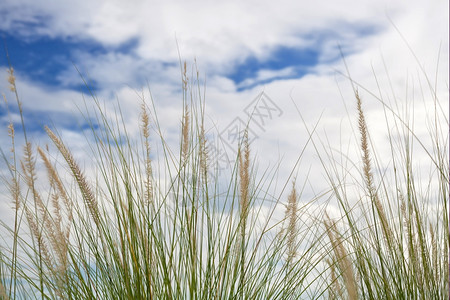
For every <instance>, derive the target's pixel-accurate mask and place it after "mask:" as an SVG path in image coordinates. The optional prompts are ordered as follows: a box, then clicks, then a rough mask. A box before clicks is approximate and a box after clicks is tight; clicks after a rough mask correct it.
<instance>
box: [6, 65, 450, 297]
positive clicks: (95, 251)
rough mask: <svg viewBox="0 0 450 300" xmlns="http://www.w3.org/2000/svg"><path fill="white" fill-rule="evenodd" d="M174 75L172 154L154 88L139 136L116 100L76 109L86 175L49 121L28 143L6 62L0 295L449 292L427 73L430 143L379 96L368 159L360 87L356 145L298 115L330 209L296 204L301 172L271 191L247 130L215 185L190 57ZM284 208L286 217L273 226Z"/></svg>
mask: <svg viewBox="0 0 450 300" xmlns="http://www.w3.org/2000/svg"><path fill="white" fill-rule="evenodd" d="M181 76H182V78H183V86H182V89H183V114H182V115H181V116H179V118H180V120H182V122H181V126H180V129H179V130H180V141H179V147H178V148H177V149H179V150H173V149H171V148H170V147H169V146H168V144H167V143H166V141H165V137H164V135H163V134H162V130H160V123H159V122H160V121H159V120H158V113H157V108H156V107H155V106H154V103H153V102H152V100H151V99H144V98H143V97H142V98H140V99H139V98H138V99H137V100H138V101H141V102H142V106H141V112H140V120H137V121H136V122H139V128H140V138H139V139H132V138H131V137H130V135H129V134H128V133H127V128H126V126H125V125H124V124H125V122H124V121H123V119H122V115H121V113H120V111H119V110H118V111H117V113H116V114H113V115H111V114H107V113H106V112H105V111H104V110H103V109H102V103H101V100H99V99H97V98H96V97H95V95H92V97H91V99H89V101H91V102H93V103H94V104H95V107H96V110H95V111H89V112H88V111H86V112H84V113H85V118H86V121H87V122H88V123H89V124H91V127H90V130H89V131H88V135H89V137H88V138H87V140H88V141H89V146H90V152H89V153H90V154H89V155H91V157H92V158H93V161H95V165H94V166H92V169H93V170H95V172H87V171H86V170H85V169H84V168H83V167H82V165H83V162H80V161H78V160H77V157H76V156H75V155H74V153H73V152H72V150H71V149H69V148H68V146H67V144H66V142H65V141H64V139H63V138H62V137H61V135H59V134H58V128H53V127H45V131H46V132H47V135H48V140H47V141H45V142H42V143H40V144H39V145H37V144H34V143H32V142H31V140H32V139H30V138H29V137H28V136H27V130H26V128H27V124H26V122H25V118H24V114H23V111H22V108H21V99H20V97H19V92H18V90H17V86H16V81H15V77H14V72H13V69H12V68H10V69H9V77H8V81H9V85H10V89H11V91H12V92H13V93H12V94H11V95H15V97H16V98H15V101H13V100H11V99H6V97H5V101H7V105H8V107H10V108H11V109H12V108H14V109H16V110H18V111H19V112H20V117H21V119H20V120H19V121H18V122H14V123H13V121H11V123H10V125H9V126H8V128H5V130H8V133H9V136H10V138H11V140H10V145H2V150H3V158H4V163H5V164H6V166H7V172H5V173H4V174H2V177H3V178H2V179H3V181H2V185H4V187H5V188H6V189H7V190H8V191H9V200H10V203H12V205H11V206H12V207H13V209H12V210H11V214H12V215H14V218H13V220H14V222H13V224H6V223H5V222H3V223H2V226H1V236H2V239H3V241H2V243H1V245H0V299H34V298H36V299H317V298H319V299H326V298H328V299H447V298H448V297H449V294H448V291H449V261H448V253H449V248H448V247H449V227H448V224H449V223H448V211H449V207H448V200H449V199H448V195H449V177H448V174H449V172H448V170H449V156H448V151H449V148H448V142H449V141H448V125H449V121H448V115H447V111H445V110H444V109H443V108H442V103H443V101H447V99H438V98H437V96H436V93H435V91H434V90H433V88H432V86H433V85H432V84H430V85H429V86H430V88H429V89H430V92H429V93H428V95H431V96H430V97H432V98H433V99H432V102H431V103H433V104H434V107H429V110H428V111H427V114H426V117H427V120H426V121H427V124H428V125H429V126H428V128H427V130H428V136H426V137H425V140H424V139H423V138H422V136H423V135H421V136H420V137H419V136H418V135H417V134H416V133H415V126H414V124H415V123H414V122H415V120H414V119H413V118H409V112H411V110H412V108H410V107H407V106H406V107H403V108H398V106H396V105H393V106H391V105H390V104H389V103H387V102H386V101H384V100H383V99H382V98H378V100H379V102H378V105H380V106H381V107H382V108H383V111H384V117H385V119H384V121H385V123H386V124H385V125H386V128H388V131H387V132H386V133H385V134H386V136H387V139H386V144H384V145H382V146H383V147H384V148H387V149H388V150H389V151H388V153H390V155H389V156H384V155H383V156H382V157H380V155H378V154H377V153H379V152H378V150H377V149H378V147H379V146H380V145H379V144H377V143H373V141H372V139H371V133H370V130H369V128H370V126H368V124H367V121H366V120H367V118H366V114H365V110H364V104H365V102H364V101H365V98H364V96H363V94H365V92H363V91H361V89H359V90H358V89H357V88H355V89H354V99H353V103H354V106H353V111H351V112H350V115H351V116H352V118H353V124H354V125H355V126H354V128H355V130H354V132H353V134H354V135H356V136H357V140H358V141H359V143H358V144H355V145H344V146H345V147H347V150H345V151H337V150H336V149H340V147H339V146H336V145H330V144H329V143H327V139H326V138H325V137H323V136H319V135H318V134H317V133H315V131H314V130H313V124H305V128H308V129H309V132H310V137H309V138H310V140H309V143H310V144H309V147H314V149H315V150H316V153H317V156H316V157H317V162H316V163H315V165H317V167H318V168H322V169H323V174H325V177H326V178H327V179H328V181H327V186H328V190H327V193H326V194H318V195H316V197H315V199H325V198H326V199H327V200H326V201H325V202H326V203H330V204H331V203H333V205H334V207H335V208H338V210H339V212H340V214H339V216H336V215H329V214H328V210H327V207H326V206H323V209H322V210H320V211H314V212H312V211H311V207H312V206H310V205H309V204H312V203H309V204H307V205H300V204H299V201H298V200H299V195H300V194H301V192H302V188H301V187H302V186H303V184H304V183H302V182H296V181H295V179H294V180H293V179H292V178H287V179H285V180H284V181H283V182H281V183H279V182H278V183H277V184H279V185H280V184H281V185H282V186H283V185H284V186H286V189H288V190H289V192H288V193H283V194H280V195H278V196H270V193H269V192H268V190H269V189H270V187H271V186H272V185H273V184H275V182H274V181H275V180H279V179H275V178H276V177H275V176H274V175H272V174H270V173H267V174H266V173H264V174H262V176H260V175H261V174H257V172H258V171H257V170H258V168H257V167H256V166H257V162H256V161H255V160H254V156H253V155H252V153H253V152H252V151H253V150H254V149H252V148H251V145H250V144H249V142H248V137H247V135H246V134H244V135H243V136H242V138H241V141H240V143H239V147H238V149H236V150H237V152H238V155H237V156H236V159H235V161H236V163H235V164H234V166H233V167H232V168H231V169H230V170H228V171H229V174H228V178H229V179H228V181H227V182H223V181H220V180H218V175H217V172H216V171H215V169H214V161H212V160H211V158H210V157H209V156H208V155H209V151H208V150H209V149H208V146H207V137H206V134H205V131H206V130H207V129H206V128H205V125H204V124H205V123H204V117H205V114H206V112H205V106H204V99H203V98H202V96H199V97H195V98H193V97H192V96H191V95H192V92H193V91H194V92H195V91H196V87H195V86H194V87H193V86H189V84H188V82H189V80H188V78H187V75H186V67H184V72H182V74H181ZM199 94H200V95H201V93H199ZM137 97H138V96H137ZM21 141H23V145H21ZM155 141H157V143H158V149H160V153H159V157H162V158H161V159H159V160H158V161H154V157H156V154H155V153H154V151H155V150H154V149H156V148H157V147H156V146H155V143H156V142H155ZM45 143H49V146H48V147H44V146H40V145H43V144H45ZM9 148H11V151H7V149H8V150H9ZM341 149H342V148H341ZM350 152H352V153H358V155H357V156H358V157H359V159H358V160H357V161H354V160H352V159H351V158H350V156H348V155H347V154H348V153H350ZM299 157H301V153H300V154H299ZM418 160H420V164H418V163H416V162H418ZM293 168H294V167H293ZM424 170H425V172H424ZM424 174H425V176H424ZM260 178H262V179H260ZM286 194H287V195H288V196H287V197H285V196H283V195H286ZM313 201H315V200H313ZM280 206H282V207H285V218H284V219H283V220H281V221H274V220H273V218H271V216H272V215H273V214H274V211H275V209H276V208H277V207H280ZM314 208H315V209H317V206H314Z"/></svg>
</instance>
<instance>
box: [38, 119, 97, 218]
mask: <svg viewBox="0 0 450 300" xmlns="http://www.w3.org/2000/svg"><path fill="white" fill-rule="evenodd" d="M45 131H46V132H47V134H48V136H49V137H50V139H51V140H52V141H53V142H54V143H55V145H56V147H57V148H58V150H59V151H60V153H61V154H62V155H63V157H64V159H65V160H66V162H67V164H68V165H69V168H70V170H71V171H72V174H73V175H74V177H75V180H76V181H77V183H78V186H79V188H80V191H81V193H82V195H83V199H84V201H85V202H86V205H87V207H88V209H89V213H90V214H91V217H92V219H93V220H94V222H95V224H96V225H97V226H100V216H99V209H98V203H97V200H96V199H95V196H94V193H93V192H92V189H91V187H90V185H89V184H88V182H87V179H86V177H85V176H84V174H83V172H82V171H81V169H80V167H79V166H78V164H77V163H76V161H75V159H74V157H73V156H72V153H70V151H69V150H68V149H67V148H66V146H65V145H64V144H63V142H62V141H61V140H60V139H59V138H58V137H57V136H56V135H55V134H54V133H53V131H51V130H50V128H48V127H47V126H45Z"/></svg>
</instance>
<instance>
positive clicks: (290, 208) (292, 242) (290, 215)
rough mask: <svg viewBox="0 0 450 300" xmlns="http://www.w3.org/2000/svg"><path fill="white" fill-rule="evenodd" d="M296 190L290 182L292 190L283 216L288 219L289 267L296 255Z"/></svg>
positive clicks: (293, 183)
mask: <svg viewBox="0 0 450 300" xmlns="http://www.w3.org/2000/svg"><path fill="white" fill-rule="evenodd" d="M297 197H298V196H297V190H296V188H295V181H294V182H292V190H291V193H290V194H289V196H288V204H287V207H286V213H285V216H286V218H287V219H288V222H289V223H288V227H287V235H288V237H287V249H288V250H287V251H288V252H287V264H288V265H291V264H292V261H293V259H294V258H295V256H296V253H297V247H296V237H297V234H298V233H297V201H298V199H297Z"/></svg>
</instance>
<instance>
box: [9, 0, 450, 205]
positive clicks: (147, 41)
mask: <svg viewBox="0 0 450 300" xmlns="http://www.w3.org/2000/svg"><path fill="white" fill-rule="evenodd" d="M448 11H449V10H448V1H447V0H431V1H420V0H407V1H406V0H395V1H394V0H393V1H389V0H377V1H375V0H359V1H349V0H341V1H331V0H329V1H306V0H297V1H292V0H291V1H284V0H281V1H242V0H239V1H206V0H200V1H174V0H168V1H144V0H130V1H116V0H109V1H102V0H97V1H92V0H78V1H59V0H48V1H44V0H37V1H36V0H2V1H1V3H0V20H1V22H0V34H1V36H2V39H3V41H4V42H5V45H6V46H7V49H8V51H9V57H10V61H11V63H12V65H13V67H14V70H15V74H16V78H17V87H18V92H19V95H20V97H21V100H22V102H23V108H24V112H25V119H26V122H27V126H28V129H29V131H30V134H31V136H32V138H33V142H35V143H37V144H43V143H46V142H42V140H41V139H42V137H43V135H44V133H43V131H42V127H43V125H45V124H50V125H52V126H54V127H56V128H58V130H59V132H60V133H61V134H62V136H63V138H65V140H66V141H67V142H68V143H69V144H70V146H71V147H73V148H74V149H75V150H74V151H77V149H78V150H80V151H79V153H78V152H76V153H78V154H79V155H80V157H81V159H82V155H83V154H82V153H83V151H82V150H83V149H85V145H84V140H85V139H84V137H83V135H82V132H81V131H82V129H83V128H85V127H86V122H85V120H84V119H83V117H81V116H80V114H79V113H78V108H77V107H82V106H83V105H84V104H83V95H84V94H85V93H86V92H87V90H86V87H85V86H84V83H83V80H82V78H81V77H80V74H79V72H80V73H81V74H82V76H83V77H84V78H85V79H86V80H87V81H88V83H89V86H90V87H91V88H92V89H93V90H94V92H95V93H96V95H97V96H98V98H99V99H100V100H101V101H103V102H105V103H106V106H108V105H111V107H113V106H114V105H116V104H117V101H118V102H119V103H120V105H121V107H122V110H123V111H122V112H123V115H124V120H125V122H126V123H127V125H128V126H129V127H130V134H135V133H137V129H138V116H139V112H140V111H139V106H140V104H141V100H140V99H139V97H138V96H137V93H136V91H138V93H139V92H140V91H141V90H142V89H143V88H144V90H147V84H148V85H149V86H150V90H151V92H152V96H153V99H154V101H155V105H156V108H157V110H158V114H159V120H160V122H161V124H160V125H161V126H162V128H163V131H164V133H165V134H166V138H167V140H168V141H169V142H170V143H172V144H173V145H174V146H176V145H177V140H178V137H179V127H180V119H181V115H180V114H181V104H182V97H181V84H180V82H181V72H180V60H181V61H182V62H183V61H186V62H187V66H188V74H189V75H190V74H195V72H196V70H198V71H199V77H200V80H201V86H202V89H203V88H204V87H205V86H206V88H205V94H204V95H205V99H206V106H207V111H206V119H207V123H208V129H209V133H210V137H211V139H213V140H214V139H218V138H221V139H222V141H223V142H224V143H223V144H222V146H223V147H224V148H225V149H226V151H227V153H228V154H229V156H232V155H233V149H235V146H236V144H235V143H234V141H233V139H232V135H230V134H231V133H232V132H233V129H234V128H237V127H236V126H237V125H238V124H241V123H243V122H244V123H245V122H247V121H248V120H249V111H250V110H251V109H254V107H255V105H257V110H256V112H257V114H256V116H255V117H254V119H252V120H251V122H250V123H249V127H250V131H251V134H252V137H253V143H252V154H253V156H254V157H256V158H257V159H258V165H259V168H260V169H261V170H264V169H266V168H270V167H273V166H276V165H278V164H279V163H280V161H281V163H280V166H281V167H280V173H279V177H280V180H281V182H284V181H286V180H288V175H289V173H290V171H291V170H292V168H293V165H294V163H295V161H296V159H297V158H298V155H299V154H300V152H301V150H302V149H303V147H304V146H305V144H306V143H307V140H308V133H307V129H306V128H305V124H306V126H308V128H309V129H311V128H312V127H313V126H317V127H316V131H317V133H318V136H321V140H322V141H325V140H326V139H328V141H329V143H330V144H331V145H332V146H333V147H335V148H336V149H338V148H339V147H340V146H339V145H342V143H343V144H344V145H347V144H348V143H350V141H351V140H353V139H355V137H354V135H353V134H352V133H351V128H352V126H353V127H354V126H355V124H356V121H355V122H353V121H354V120H353V119H351V118H353V117H354V116H355V115H356V112H355V99H354V97H353V96H352V95H353V92H352V84H351V81H350V80H349V79H348V77H347V76H348V74H350V76H351V78H352V79H353V80H354V81H355V84H356V85H358V86H359V90H360V94H361V96H362V98H363V101H364V107H365V109H366V112H367V114H368V123H369V129H371V130H372V131H373V133H372V137H373V139H374V140H375V141H383V138H385V137H386V134H385V133H383V131H382V126H379V125H380V122H381V123H383V120H384V116H383V107H382V105H380V102H379V101H378V100H377V98H382V99H383V100H384V101H386V102H387V103H390V104H392V105H395V106H398V107H400V109H401V108H402V107H406V106H405V105H406V104H408V105H412V103H416V104H413V105H412V106H414V115H416V117H415V118H416V119H417V120H420V119H421V117H423V116H424V115H425V114H426V113H427V112H428V110H427V108H429V107H431V106H433V97H432V94H433V93H434V92H435V93H436V95H437V99H438V100H439V103H440V104H439V105H441V106H442V108H443V111H445V112H447V111H448V65H449V62H448V56H449V55H448V53H449V49H448V36H449V34H448V22H449V17H448ZM3 41H2V44H3ZM343 57H345V62H346V64H347V67H348V73H347V71H346V69H345V67H344V63H343ZM194 62H196V63H194ZM7 66H8V61H7V58H6V52H5V50H4V48H3V45H2V48H1V50H0V71H1V74H3V75H2V76H0V79H1V78H3V79H1V80H0V90H1V91H2V92H3V93H4V94H5V96H6V98H7V99H8V100H9V102H10V103H11V102H12V101H13V100H14V97H13V94H12V93H11V92H10V91H9V89H8V83H7V72H6V67H7ZM78 71H79V72H78ZM194 77H195V76H194ZM427 80H429V82H430V84H431V85H429V83H428V82H427ZM430 87H432V90H433V92H430ZM84 98H85V99H86V101H87V102H89V96H87V97H84ZM258 99H259V102H257V100H258ZM258 105H259V106H258ZM10 106H11V109H12V110H11V112H10V114H9V115H8V114H7V112H6V105H5V104H4V103H3V101H2V103H1V104H0V128H4V130H1V131H0V145H1V147H2V149H4V151H6V150H7V149H8V148H9V146H8V145H9V138H8V136H7V131H6V127H7V124H8V123H9V118H10V117H12V118H13V120H14V121H17V110H14V108H13V106H12V105H10ZM111 109H112V108H111ZM297 109H298V111H297ZM299 112H300V113H299ZM302 118H303V120H304V121H305V124H304V123H303V121H302ZM349 118H350V119H349ZM352 122H353V123H352ZM415 128H416V129H417V130H418V134H419V135H420V134H422V133H423V134H426V124H418V125H416V127H415ZM377 138H379V140H377ZM377 143H378V142H377ZM379 146H380V147H381V149H380V151H383V144H382V142H380V144H379ZM303 158H304V159H303V160H302V162H301V164H300V167H299V168H300V169H299V171H298V175H297V176H298V177H299V178H300V180H304V178H305V177H306V175H305V174H307V173H308V172H310V173H309V176H310V179H311V182H312V183H320V182H323V181H324V178H323V172H321V171H320V167H318V165H317V154H316V153H315V150H314V148H313V147H312V146H311V145H309V146H308V147H307V149H306V151H305V153H304V154H303ZM296 172H297V171H296ZM320 189H321V187H320V185H319V186H317V187H314V186H313V184H311V187H310V190H311V193H310V195H312V194H313V193H314V192H312V190H314V191H319V190H320ZM305 197H306V198H308V195H305ZM3 207H4V206H3Z"/></svg>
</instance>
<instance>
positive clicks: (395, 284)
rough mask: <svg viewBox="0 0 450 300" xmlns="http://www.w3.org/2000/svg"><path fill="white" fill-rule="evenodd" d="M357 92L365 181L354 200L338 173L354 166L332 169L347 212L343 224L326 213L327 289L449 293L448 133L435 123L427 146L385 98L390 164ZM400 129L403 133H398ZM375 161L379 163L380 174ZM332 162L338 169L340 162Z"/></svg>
mask: <svg viewBox="0 0 450 300" xmlns="http://www.w3.org/2000/svg"><path fill="white" fill-rule="evenodd" d="M355 98H356V104H357V105H356V107H357V115H358V117H357V120H358V130H359V137H360V139H359V142H360V143H359V147H360V150H361V153H362V154H361V162H362V167H361V173H360V174H361V182H362V183H363V184H359V183H357V184H356V195H357V197H359V200H358V201H356V205H355V201H354V200H352V195H353V194H352V193H351V192H349V191H350V190H349V189H348V186H350V185H351V184H352V183H351V182H348V181H347V180H346V178H345V177H339V174H346V173H350V172H349V171H348V172H347V171H346V170H344V172H341V173H338V172H336V173H333V172H332V171H331V169H329V170H328V171H327V174H329V179H330V184H331V186H332V188H333V191H334V197H335V198H336V199H337V201H338V204H339V208H340V211H341V213H342V219H341V220H340V221H339V225H340V226H339V227H338V226H337V223H336V222H335V221H331V220H330V219H329V218H328V217H327V218H326V219H325V221H324V224H325V229H326V232H327V235H328V237H329V240H330V243H331V244H330V246H331V250H330V251H329V253H330V254H332V255H331V256H330V257H329V258H328V260H327V261H328V265H329V268H328V269H329V274H330V277H329V278H330V279H331V281H329V287H330V292H329V295H330V297H331V298H347V297H348V298H349V299H357V298H358V297H359V298H370V299H410V298H421V299H446V298H448V295H449V294H448V276H449V273H448V241H449V238H448V237H449V229H448V206H447V205H448V193H449V190H448V181H449V178H448V157H447V156H446V153H448V146H447V144H448V135H445V134H443V135H442V132H441V131H440V130H441V128H439V127H434V129H432V131H431V133H430V137H431V141H432V143H431V147H432V149H429V148H426V147H425V144H424V143H423V142H422V141H420V140H419V139H418V137H417V136H416V135H415V134H414V132H413V130H412V128H413V127H412V125H411V124H408V123H407V122H406V121H404V120H402V119H401V118H400V117H399V115H398V113H397V112H395V111H394V110H392V109H391V108H390V107H389V106H387V104H386V103H384V102H383V101H381V99H380V101H381V103H382V104H383V105H384V106H385V108H387V110H388V111H389V112H390V114H391V116H392V118H391V119H389V118H388V117H387V115H386V122H387V123H388V125H389V122H394V124H395V125H394V126H388V128H390V129H389V130H390V131H389V132H388V137H389V145H390V148H391V149H390V151H391V154H392V157H390V161H389V166H388V167H385V169H383V168H382V167H381V164H382V161H383V159H381V158H380V157H377V156H375V155H373V154H371V151H370V149H371V147H372V145H371V144H370V134H369V130H368V126H367V121H366V117H365V113H364V109H363V107H362V100H361V97H360V95H359V93H358V92H357V91H356V92H355ZM435 109H437V106H436V107H435ZM442 113H443V112H442V111H441V112H439V111H436V112H435V113H433V114H431V118H432V120H431V122H432V124H435V125H436V124H442V121H443V120H442V119H440V118H442V116H444V114H442ZM435 118H439V119H435ZM389 120H391V121H389ZM392 120H393V121H392ZM444 120H445V117H444ZM446 122H447V125H448V121H446ZM433 130H435V131H434V132H433ZM401 135H403V136H404V138H403V139H398V138H396V137H398V136H401ZM415 143H418V144H419V145H420V147H422V150H424V151H423V152H424V153H425V155H423V156H422V163H423V160H424V159H427V160H428V162H429V167H430V169H431V172H430V174H429V178H428V181H427V182H426V184H425V187H428V188H426V189H425V190H423V188H422V187H421V184H422V182H420V178H421V177H420V173H419V169H417V170H416V169H415V167H416V165H415V164H414V157H415V156H414V154H413V152H412V149H414V144H415ZM373 148H375V147H373ZM438 149H439V150H438ZM446 157H447V158H446ZM373 161H375V162H376V165H377V166H378V170H379V174H377V176H376V177H375V176H374V172H375V170H374V168H373V167H372V162H373ZM352 164H353V165H355V164H354V163H353V162H352ZM332 165H334V167H333V168H334V170H338V169H337V168H336V164H335V163H333V164H332ZM342 165H343V166H345V165H349V164H348V163H342ZM325 167H326V169H328V166H325ZM389 172H391V174H389ZM333 174H334V175H333ZM354 186H355V185H354ZM437 236H439V238H437ZM353 273H354V274H355V276H353V275H352V274H353ZM342 282H343V283H344V284H342ZM345 295H347V296H345Z"/></svg>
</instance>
